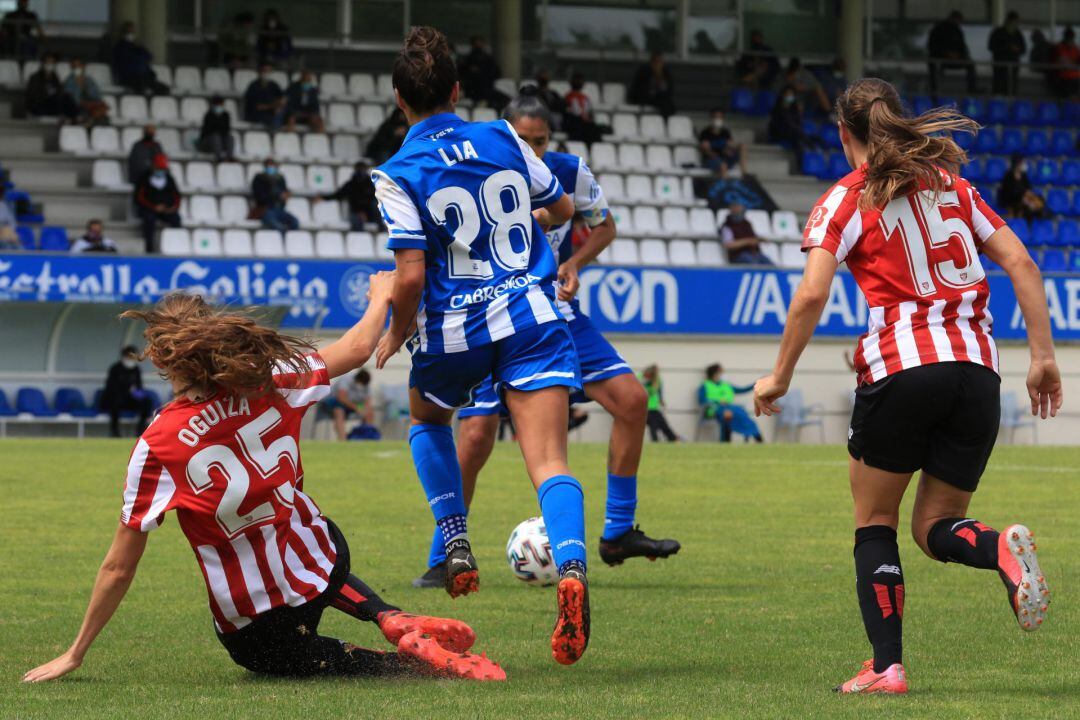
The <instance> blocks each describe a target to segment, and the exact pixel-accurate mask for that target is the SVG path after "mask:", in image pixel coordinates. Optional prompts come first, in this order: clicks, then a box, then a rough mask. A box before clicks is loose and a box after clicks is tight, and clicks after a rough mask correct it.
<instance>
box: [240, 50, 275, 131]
mask: <svg viewBox="0 0 1080 720" xmlns="http://www.w3.org/2000/svg"><path fill="white" fill-rule="evenodd" d="M272 71H273V68H272V67H271V66H270V64H269V63H266V62H264V63H260V64H259V75H258V77H256V78H255V79H254V80H252V81H251V84H250V85H248V86H247V90H245V91H244V120H247V121H248V122H249V123H255V124H257V125H265V126H266V127H267V128H270V129H271V130H276V129H277V128H279V127H281V125H282V123H284V122H285V93H284V91H282V89H281V86H280V85H278V84H277V83H276V82H274V81H273V80H272V79H271V78H270V73H271V72H272Z"/></svg>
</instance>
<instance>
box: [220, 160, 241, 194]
mask: <svg viewBox="0 0 1080 720" xmlns="http://www.w3.org/2000/svg"><path fill="white" fill-rule="evenodd" d="M217 186H218V187H219V188H220V189H222V190H247V187H248V183H247V179H246V178H245V177H244V166H243V165H241V164H240V163H234V162H223V163H218V165H217Z"/></svg>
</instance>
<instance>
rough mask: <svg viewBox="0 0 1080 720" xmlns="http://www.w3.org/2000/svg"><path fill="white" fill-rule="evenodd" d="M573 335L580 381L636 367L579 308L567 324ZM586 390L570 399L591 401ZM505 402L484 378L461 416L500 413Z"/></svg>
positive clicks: (624, 373) (611, 374) (605, 377)
mask: <svg viewBox="0 0 1080 720" xmlns="http://www.w3.org/2000/svg"><path fill="white" fill-rule="evenodd" d="M567 326H568V327H569V328H570V335H571V336H572V337H573V338H574V346H575V347H576V348H577V355H578V361H579V362H580V364H581V383H582V385H588V384H589V383H594V382H600V381H601V380H607V379H608V378H613V377H615V376H616V375H626V374H629V373H632V372H633V370H632V369H631V368H630V365H628V364H627V362H626V360H623V357H622V355H620V354H619V352H618V351H617V350H616V349H615V348H614V347H613V346H612V344H611V343H609V342H608V341H607V339H606V338H605V337H604V336H603V335H602V334H601V333H600V331H599V330H597V329H596V326H595V325H593V324H592V321H591V320H589V318H588V317H586V316H585V315H582V314H581V312H580V311H578V312H577V313H576V316H575V317H574V319H573V320H571V321H570V322H569V323H567ZM588 401H589V399H588V397H586V396H585V392H584V391H583V390H577V391H575V392H573V393H571V395H570V402H572V403H583V402H588ZM503 411H504V409H503V407H502V402H501V401H500V398H499V394H498V393H497V392H496V389H495V385H494V383H493V382H492V381H491V379H490V378H485V379H484V382H482V383H481V384H480V386H479V387H478V388H476V391H475V392H474V393H473V404H472V405H470V406H469V407H466V408H462V409H461V410H460V411H459V412H458V417H459V418H467V417H475V416H478V415H498V414H500V413H501V412H503Z"/></svg>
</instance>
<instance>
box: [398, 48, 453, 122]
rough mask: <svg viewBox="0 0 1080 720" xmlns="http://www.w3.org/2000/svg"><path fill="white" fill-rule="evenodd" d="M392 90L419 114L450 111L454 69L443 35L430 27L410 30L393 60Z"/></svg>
mask: <svg viewBox="0 0 1080 720" xmlns="http://www.w3.org/2000/svg"><path fill="white" fill-rule="evenodd" d="M392 78H393V82H394V88H395V89H396V90H397V91H398V94H399V95H400V96H401V99H402V100H404V101H405V104H406V105H408V106H409V109H410V110H412V111H413V112H416V113H419V114H428V113H432V112H435V111H437V110H442V109H444V108H445V109H449V105H450V95H451V93H452V92H453V90H454V86H455V85H456V84H457V81H458V77H457V67H456V66H455V65H454V58H453V56H452V55H451V53H450V44H449V43H448V42H447V41H446V36H445V35H443V34H442V33H441V32H439V31H438V30H436V29H435V28H433V27H427V26H421V27H413V28H412V29H410V30H409V34H408V35H406V36H405V44H404V46H403V47H402V48H401V50H400V51H399V52H398V54H397V57H396V58H394V70H393V75H392Z"/></svg>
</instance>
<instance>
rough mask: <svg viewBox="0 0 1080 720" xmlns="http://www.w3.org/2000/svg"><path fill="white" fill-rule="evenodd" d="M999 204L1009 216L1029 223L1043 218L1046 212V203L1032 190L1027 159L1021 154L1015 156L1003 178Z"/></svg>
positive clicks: (999, 187)
mask: <svg viewBox="0 0 1080 720" xmlns="http://www.w3.org/2000/svg"><path fill="white" fill-rule="evenodd" d="M997 204H998V206H999V207H1001V208H1003V209H1004V210H1005V212H1006V213H1008V214H1009V215H1011V216H1013V217H1022V218H1024V219H1025V220H1028V221H1031V220H1034V219H1035V218H1039V217H1042V216H1043V215H1044V214H1045V212H1046V201H1045V200H1044V199H1043V197H1042V196H1041V195H1039V194H1038V193H1037V192H1035V191H1034V190H1033V189H1032V187H1031V178H1030V177H1028V164H1027V158H1025V157H1024V156H1023V155H1022V154H1021V153H1014V154H1013V156H1012V160H1011V162H1010V164H1009V171H1008V172H1007V173H1005V177H1003V178H1001V185H999V186H998V192H997Z"/></svg>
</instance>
